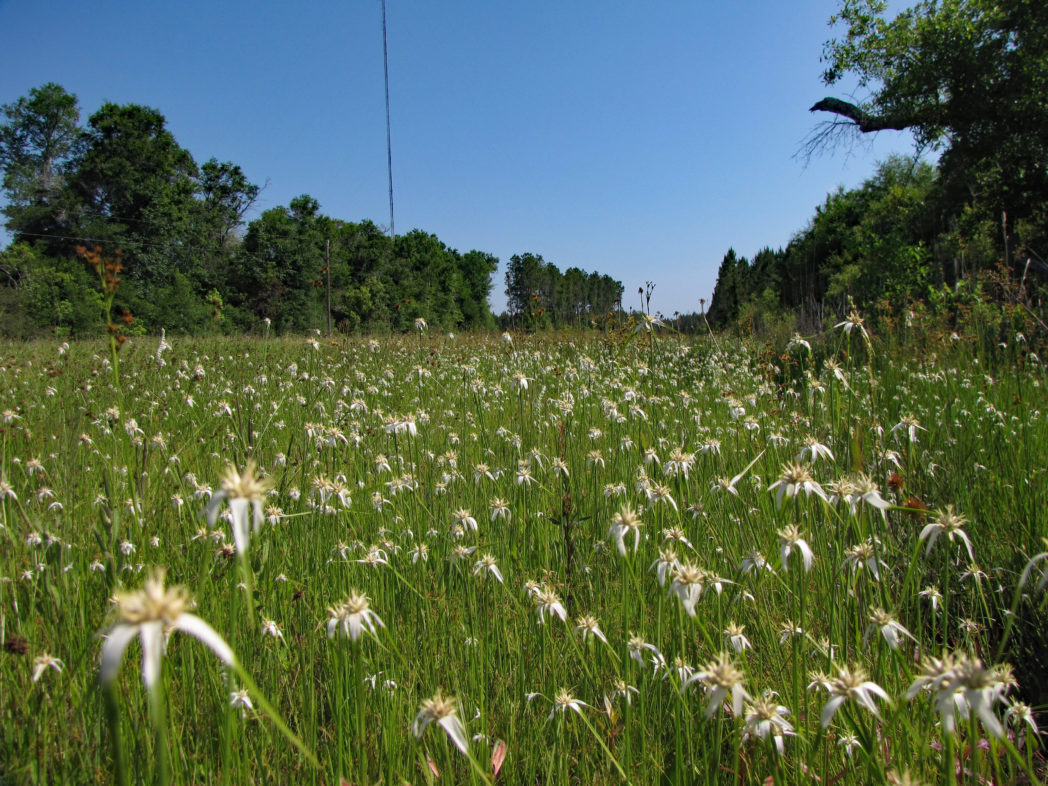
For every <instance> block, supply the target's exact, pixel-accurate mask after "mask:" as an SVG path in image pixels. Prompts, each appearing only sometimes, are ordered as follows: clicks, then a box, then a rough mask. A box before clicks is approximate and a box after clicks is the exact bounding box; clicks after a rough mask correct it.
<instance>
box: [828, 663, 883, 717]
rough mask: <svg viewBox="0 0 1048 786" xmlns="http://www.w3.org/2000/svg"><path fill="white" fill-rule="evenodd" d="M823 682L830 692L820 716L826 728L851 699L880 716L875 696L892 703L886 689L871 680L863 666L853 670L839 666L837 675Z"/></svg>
mask: <svg viewBox="0 0 1048 786" xmlns="http://www.w3.org/2000/svg"><path fill="white" fill-rule="evenodd" d="M821 684H822V685H823V686H824V687H825V688H826V689H827V690H828V691H829V692H830V700H829V701H827V702H826V706H825V707H823V708H822V715H821V716H820V721H821V723H822V727H823V728H824V729H825V728H826V727H827V726H829V725H830V721H831V720H833V716H834V714H835V713H836V712H837V710H839V709H840V707H841V705H842V704H844V702H846V701H848V700H849V699H851V700H853V701H855V702H856V703H858V705H859V706H860V707H865V708H866V709H868V710H869V711H870V712H872V713H873V714H874V715H875V716H876V717H878V718H879V717H880V714H879V713H878V712H877V705H876V704H875V703H874V701H873V699H874V697H877V698H880V699H883V700H884V701H885V702H887V703H889V704H890V703H891V699H890V698H889V696H888V694H887V693H885V692H884V689H883V688H882V687H881V686H880V685H878V684H877V683H876V682H872V681H871V680H869V679H868V678H867V675H866V672H865V671H863V670H862V669H861V668H856V669H855V670H854V671H852V670H851V669H849V668H848V667H847V666H838V667H837V675H836V676H835V677H829V678H826V679H825V680H824V681H822V683H821Z"/></svg>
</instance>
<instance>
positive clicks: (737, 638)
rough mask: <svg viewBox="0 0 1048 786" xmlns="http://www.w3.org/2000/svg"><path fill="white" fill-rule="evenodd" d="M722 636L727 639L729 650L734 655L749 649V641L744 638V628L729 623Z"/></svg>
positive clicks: (743, 626)
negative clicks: (729, 645)
mask: <svg viewBox="0 0 1048 786" xmlns="http://www.w3.org/2000/svg"><path fill="white" fill-rule="evenodd" d="M724 635H725V636H727V637H728V643H729V644H731V648H732V649H733V650H735V652H736V653H738V654H742V651H743V650H747V649H750V648H751V646H752V645H751V644H750V640H749V639H748V638H746V626H745V625H736V624H735V623H734V622H729V623H728V627H727V628H725V629H724Z"/></svg>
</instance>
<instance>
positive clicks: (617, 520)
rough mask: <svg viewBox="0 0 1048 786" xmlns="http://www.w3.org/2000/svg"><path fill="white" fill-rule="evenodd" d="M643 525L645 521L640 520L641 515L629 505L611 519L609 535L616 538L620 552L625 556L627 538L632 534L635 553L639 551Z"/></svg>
mask: <svg viewBox="0 0 1048 786" xmlns="http://www.w3.org/2000/svg"><path fill="white" fill-rule="evenodd" d="M643 526H644V522H643V521H641V520H640V517H639V516H638V515H637V514H636V513H634V512H633V510H632V509H631V508H630V507H629V506H626V507H624V508H623V509H622V510H620V511H619V512H618V513H616V514H615V517H614V518H613V519H612V520H611V526H610V527H609V528H608V537H609V538H613V539H614V540H615V545H616V546H617V547H618V549H619V554H621V555H622V556H623V557H625V556H626V543H625V539H626V538H627V537H628V536H629V535H630V534H632V535H633V553H634V554H636V553H637V549H638V548H639V546H640V528H641V527H643Z"/></svg>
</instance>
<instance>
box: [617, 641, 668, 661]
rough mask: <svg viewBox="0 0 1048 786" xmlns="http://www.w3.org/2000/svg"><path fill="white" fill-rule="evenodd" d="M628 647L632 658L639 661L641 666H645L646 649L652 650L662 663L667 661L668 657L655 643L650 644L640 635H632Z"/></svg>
mask: <svg viewBox="0 0 1048 786" xmlns="http://www.w3.org/2000/svg"><path fill="white" fill-rule="evenodd" d="M626 648H627V650H628V651H629V655H630V658H631V659H632V660H635V661H636V662H637V665H639V666H640V667H641V668H644V651H645V650H647V651H649V652H651V653H652V655H653V656H654V657H655V659H656V660H658V661H660V662H662V663H665V662H666V658H665V656H663V654H662V653H661V652H659V648H658V647H656V646H655V645H654V644H649V643H648V642H646V641H644V639H643V638H641V637H640V636H630V639H629V642H628V643H627V645H626Z"/></svg>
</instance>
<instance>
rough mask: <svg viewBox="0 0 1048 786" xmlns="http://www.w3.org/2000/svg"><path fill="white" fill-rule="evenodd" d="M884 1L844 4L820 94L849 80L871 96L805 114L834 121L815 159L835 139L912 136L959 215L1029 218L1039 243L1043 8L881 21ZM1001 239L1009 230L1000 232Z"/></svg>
mask: <svg viewBox="0 0 1048 786" xmlns="http://www.w3.org/2000/svg"><path fill="white" fill-rule="evenodd" d="M886 10H887V2H885V0H842V3H841V7H840V10H839V11H838V13H837V14H835V15H834V16H833V17H832V18H831V22H832V23H835V24H839V25H842V26H843V27H844V34H843V36H841V37H839V38H836V39H833V40H831V41H829V42H827V44H826V47H825V50H824V54H823V60H824V61H825V63H826V70H825V73H824V74H823V81H824V82H825V83H826V84H827V85H835V84H837V83H839V82H840V81H841V80H842V79H843V78H844V77H845V76H846V75H851V76H853V77H855V78H856V79H857V80H858V83H859V86H860V87H861V88H864V89H866V90H868V91H869V96H868V98H867V100H865V101H861V102H859V103H852V102H849V101H843V100H841V99H838V98H834V97H828V98H825V99H823V100H821V101H819V102H818V103H816V104H815V105H814V106H813V107H812V111H823V112H829V113H832V114H834V115H835V117H836V119H835V120H833V121H831V122H829V123H828V124H824V125H823V127H822V128H821V129H820V130H819V131H818V132H817V133H816V134H815V135H814V136H813V137H812V139H811V148H810V149H814V148H815V147H818V146H820V145H824V144H826V143H828V142H829V143H832V142H833V141H835V140H838V139H839V138H840V135H841V134H842V133H843V134H852V133H870V132H876V131H880V130H885V129H899V130H903V129H906V130H909V131H912V133H913V134H914V137H915V139H916V142H917V144H918V145H919V146H921V147H931V148H935V149H941V150H942V151H943V156H942V160H941V162H940V163H941V166H942V172H943V178H944V186H945V187H946V189H947V191H948V193H951V194H952V195H953V199H954V200H955V201H956V202H957V203H964V202H969V203H972V204H975V205H977V206H979V207H980V208H982V209H984V211H985V212H987V213H989V214H990V215H993V216H996V217H999V216H1001V215H1002V213H1007V214H1008V215H1010V216H1011V217H1012V220H1013V221H1015V220H1023V219H1028V218H1032V219H1033V220H1034V221H1035V222H1036V223H1038V227H1037V236H1038V237H1039V238H1043V237H1044V233H1045V232H1046V231H1048V228H1046V227H1045V226H1043V221H1044V207H1043V206H1044V205H1045V203H1048V6H1046V5H1045V4H1044V3H1043V2H1038V1H1037V0H923V1H922V2H919V3H917V4H916V5H915V6H913V7H912V8H908V9H906V10H904V11H902V12H901V13H899V14H898V15H896V16H895V17H894V18H891V19H889V18H887V17H886V15H885V13H886ZM1005 229H1006V230H1008V229H1009V226H1007V225H1006V227H1005Z"/></svg>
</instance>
